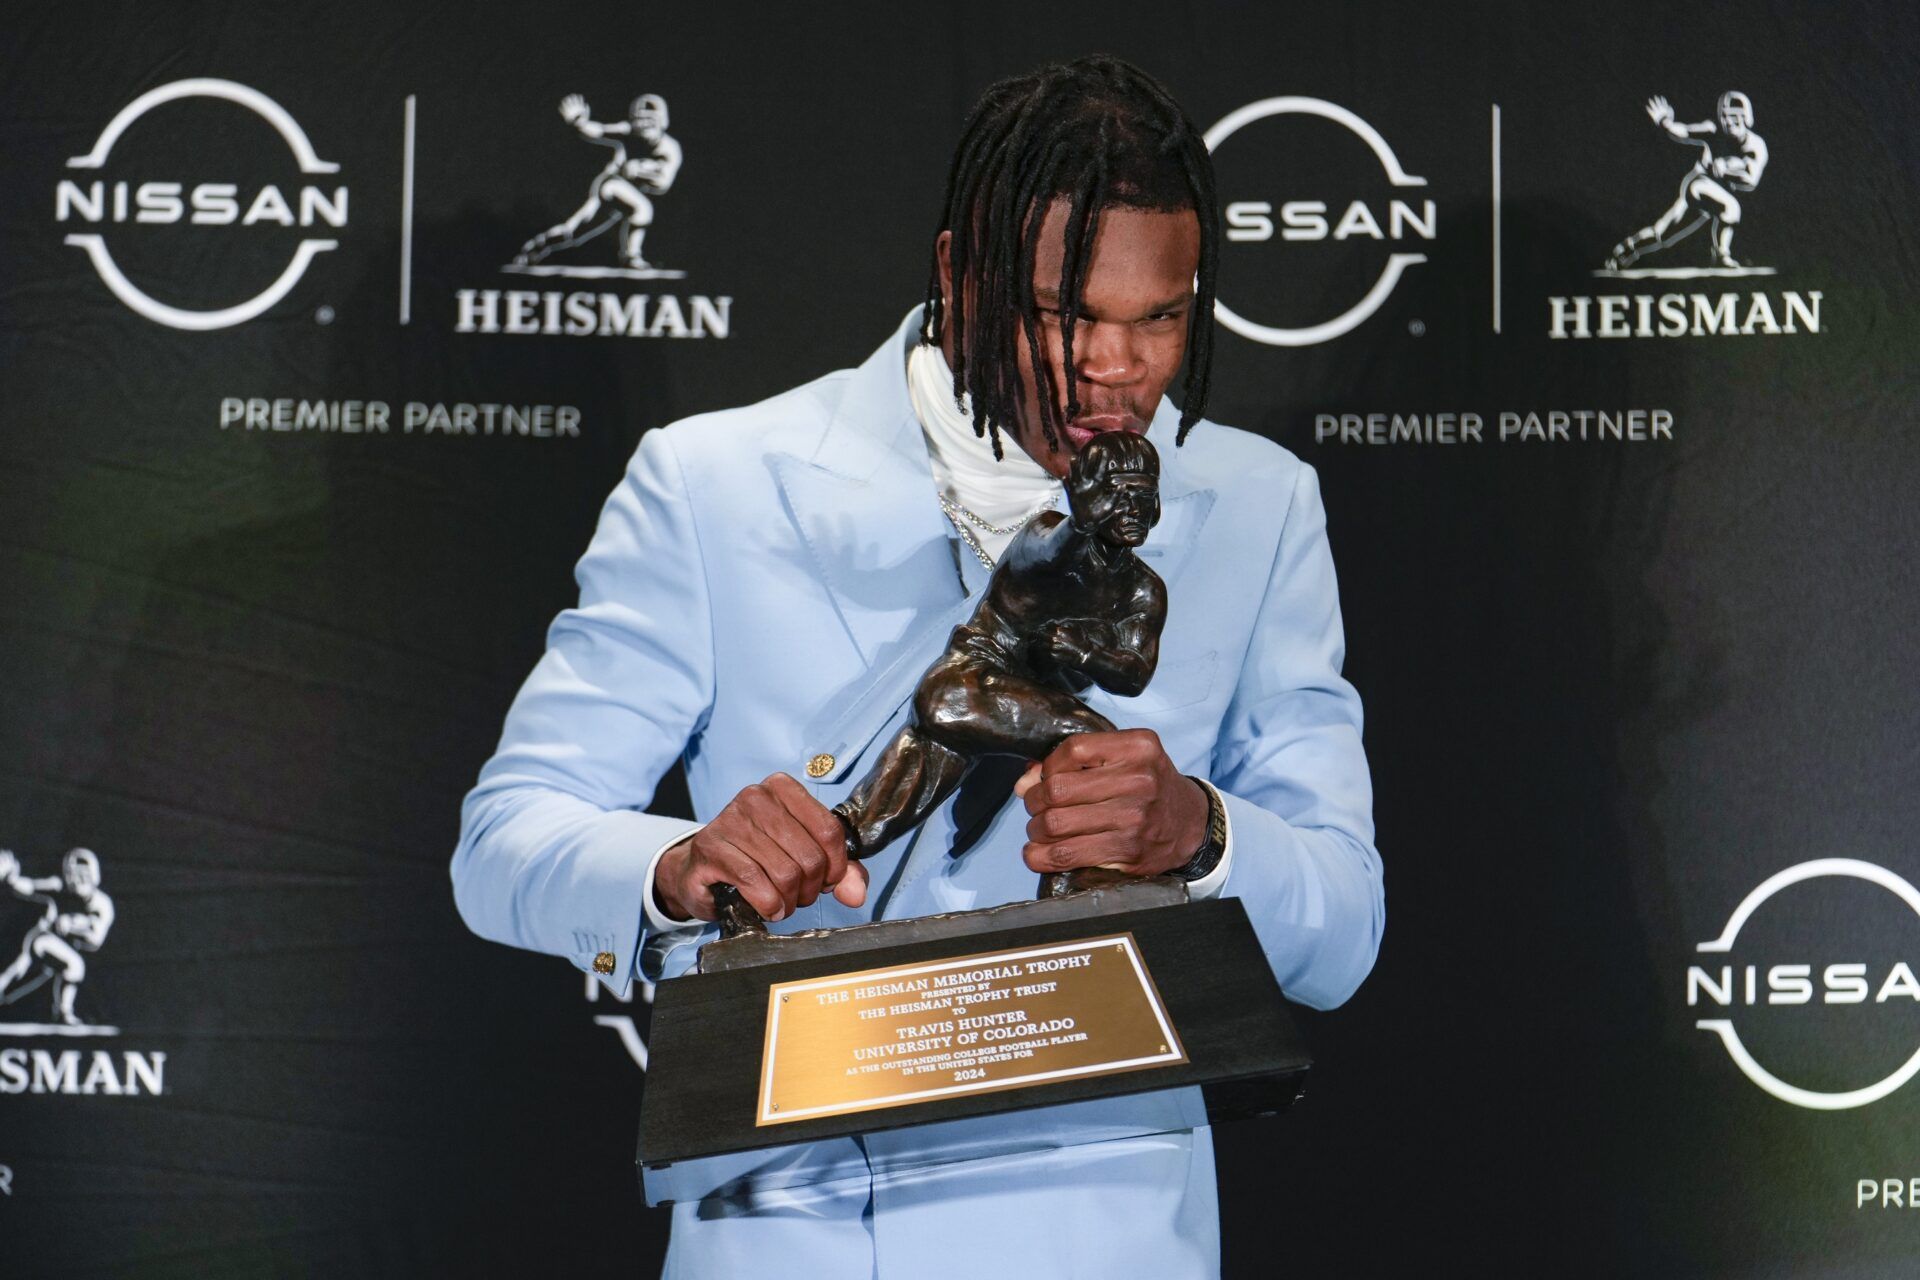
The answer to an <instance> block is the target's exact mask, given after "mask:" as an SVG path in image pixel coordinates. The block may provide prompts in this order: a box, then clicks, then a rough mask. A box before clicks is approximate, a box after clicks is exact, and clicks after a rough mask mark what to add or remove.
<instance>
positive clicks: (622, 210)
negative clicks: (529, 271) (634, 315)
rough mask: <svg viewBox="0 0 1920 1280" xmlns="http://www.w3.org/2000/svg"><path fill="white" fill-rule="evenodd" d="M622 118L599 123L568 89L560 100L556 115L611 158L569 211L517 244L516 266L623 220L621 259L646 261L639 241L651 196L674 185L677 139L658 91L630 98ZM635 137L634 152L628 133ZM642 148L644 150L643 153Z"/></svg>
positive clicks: (634, 264) (648, 220)
mask: <svg viewBox="0 0 1920 1280" xmlns="http://www.w3.org/2000/svg"><path fill="white" fill-rule="evenodd" d="M627 115H628V118H627V119H626V120H620V121H615V122H614V123H612V124H601V123H600V122H599V121H597V120H595V119H593V118H592V112H591V110H590V109H589V108H588V106H587V100H586V99H585V98H583V97H581V96H580V95H579V94H577V93H570V94H568V95H567V96H566V97H565V98H564V99H562V100H561V103H560V118H561V119H563V120H565V121H566V122H567V123H568V124H570V125H572V126H573V127H574V128H575V129H577V130H579V131H580V136H582V137H583V138H586V139H588V140H589V141H591V142H595V143H598V144H600V145H601V146H606V147H612V148H613V158H612V159H611V160H609V161H607V164H606V167H605V168H603V169H602V170H600V172H599V173H598V174H596V175H594V179H593V186H592V187H591V188H589V190H588V191H587V199H586V202H585V203H584V204H582V205H581V206H580V207H579V208H578V209H576V210H574V212H573V216H572V217H570V218H568V219H567V220H566V221H565V222H562V223H560V224H559V225H557V226H553V227H549V228H547V229H546V230H545V231H542V232H541V233H540V234H539V235H537V236H535V237H534V238H533V239H531V240H529V241H527V242H526V243H525V244H524V245H522V246H520V252H519V253H518V254H516V255H514V259H513V265H514V266H516V267H525V266H531V265H532V264H534V263H536V262H539V261H541V260H543V259H545V258H546V257H547V256H548V255H549V254H553V253H557V252H559V251H560V250H562V249H571V248H573V247H574V246H575V245H579V244H585V243H586V242H587V241H589V240H591V239H593V238H594V237H595V236H597V235H599V234H600V233H601V232H602V231H605V230H606V229H607V228H608V227H611V226H613V225H614V224H615V223H616V222H624V223H626V233H625V235H623V236H622V237H621V242H620V262H621V265H622V266H626V267H630V268H632V269H634V270H645V269H646V268H647V267H648V266H649V265H650V264H649V263H648V262H647V260H646V259H645V258H644V257H642V256H641V253H640V248H641V242H642V241H643V240H645V238H646V234H647V227H648V226H649V225H651V224H652V222H653V201H652V200H650V199H649V198H648V197H649V196H657V195H660V194H662V193H663V192H665V191H666V190H667V189H668V188H669V187H671V186H673V180H674V177H675V176H676V175H677V174H679V172H680V144H679V143H678V142H676V141H674V140H673V138H672V137H670V136H669V135H668V133H667V102H666V99H664V98H662V97H661V96H660V95H659V94H657V93H644V94H641V95H640V96H639V97H638V98H635V99H634V100H633V105H632V107H630V108H629V109H628V112H627ZM628 138H635V139H638V142H637V143H636V144H635V146H634V148H633V154H632V155H629V154H628V151H627V143H626V141H625V140H626V139H628ZM643 152H644V153H645V154H642V153H643Z"/></svg>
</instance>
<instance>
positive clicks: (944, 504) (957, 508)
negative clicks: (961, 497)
mask: <svg viewBox="0 0 1920 1280" xmlns="http://www.w3.org/2000/svg"><path fill="white" fill-rule="evenodd" d="M935 496H937V497H938V498H939V499H940V509H941V510H942V511H944V512H946V513H947V519H948V520H949V521H951V522H952V523H953V527H954V529H955V531H956V532H958V533H959V535H960V541H962V542H964V543H966V544H967V545H968V546H969V547H971V548H972V549H973V554H975V555H976V556H979V557H980V563H981V564H983V565H985V566H987V568H988V569H989V570H991V569H992V568H993V557H992V556H990V555H988V554H987V549H986V547H985V546H983V545H981V542H980V538H979V536H978V535H977V534H975V533H974V531H973V530H972V529H970V528H968V527H967V526H968V525H978V526H979V527H980V528H981V529H984V530H985V531H986V532H988V533H991V534H995V535H1006V534H1010V533H1018V532H1020V530H1021V528H1022V526H1024V525H1025V524H1026V523H1027V521H1029V520H1031V519H1033V518H1034V517H1035V516H1037V515H1039V514H1040V513H1041V512H1042V511H1045V510H1046V509H1047V508H1048V507H1051V506H1052V505H1053V501H1054V497H1055V495H1054V494H1048V495H1047V496H1046V498H1045V499H1044V500H1043V501H1042V502H1041V503H1040V504H1039V505H1038V506H1036V507H1035V508H1034V509H1033V510H1031V511H1029V512H1027V514H1025V515H1023V516H1021V517H1020V518H1019V519H1017V520H1015V521H1014V522H1013V523H1012V524H1010V525H1006V526H1004V527H1003V526H1000V525H993V524H988V523H987V521H986V520H985V519H983V518H982V517H981V516H980V515H979V513H977V512H974V511H970V510H968V509H967V508H966V507H963V506H961V505H960V504H959V503H957V502H955V501H954V500H953V499H952V498H949V497H948V496H947V495H946V494H944V493H942V494H937V495H935Z"/></svg>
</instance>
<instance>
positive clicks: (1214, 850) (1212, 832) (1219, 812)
mask: <svg viewBox="0 0 1920 1280" xmlns="http://www.w3.org/2000/svg"><path fill="white" fill-rule="evenodd" d="M1187 778H1188V780H1189V781H1192V782H1197V783H1199V784H1200V789H1201V790H1202V791H1204V792H1206V793H1207V834H1206V836H1205V837H1204V838H1203V839H1202V840H1201V841H1200V847H1199V848H1198V849H1196V850H1194V853H1193V856H1192V857H1191V858H1189V859H1187V863H1186V865H1185V866H1182V867H1175V868H1174V869H1173V870H1172V871H1169V872H1167V874H1168V875H1170V876H1172V877H1173V878H1174V879H1176V880H1185V881H1187V882H1188V883H1189V884H1191V883H1192V882H1193V881H1195V880H1200V879H1204V878H1205V877H1207V876H1208V875H1211V874H1212V873H1213V870H1214V868H1216V867H1218V866H1219V865H1220V859H1221V858H1223V857H1225V856H1226V852H1227V807H1226V806H1225V805H1224V804H1222V803H1221V802H1220V793H1219V792H1218V791H1215V790H1214V789H1213V784H1212V783H1210V782H1208V781H1206V780H1205V779H1204V778H1195V777H1194V776H1193V775H1192V774H1188V775H1187Z"/></svg>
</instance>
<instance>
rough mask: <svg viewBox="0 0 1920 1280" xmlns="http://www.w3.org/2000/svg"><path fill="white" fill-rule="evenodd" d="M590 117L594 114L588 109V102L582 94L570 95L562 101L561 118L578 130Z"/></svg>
mask: <svg viewBox="0 0 1920 1280" xmlns="http://www.w3.org/2000/svg"><path fill="white" fill-rule="evenodd" d="M590 115H592V112H591V111H589V110H588V108H587V100H586V98H584V97H582V96H581V95H580V94H577V93H570V94H568V95H567V96H566V97H564V98H562V99H560V118H561V119H562V120H565V121H566V122H567V123H568V124H570V125H573V126H575V127H576V128H577V127H578V126H579V125H580V123H581V122H582V121H584V120H586V119H587V118H588V117H589V116H590Z"/></svg>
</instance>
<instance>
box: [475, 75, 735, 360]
mask: <svg viewBox="0 0 1920 1280" xmlns="http://www.w3.org/2000/svg"><path fill="white" fill-rule="evenodd" d="M560 118H561V119H562V120H565V121H566V122H567V123H568V124H570V125H572V126H573V128H574V130H575V131H576V132H578V133H579V135H580V136H581V137H583V138H585V139H586V140H587V141H588V142H591V143H593V144H594V145H596V146H601V147H608V148H610V149H611V150H612V152H613V154H612V155H611V156H609V157H608V158H607V162H606V164H604V165H602V166H601V168H600V172H599V173H596V174H595V175H594V176H593V181H592V183H591V184H589V186H588V187H587V197H586V199H585V200H583V201H581V202H580V207H579V208H577V209H575V210H574V211H573V213H572V214H570V215H569V216H568V217H567V218H566V220H565V221H562V222H558V223H555V224H554V225H553V226H551V227H548V228H547V229H546V230H545V231H542V232H541V233H540V234H539V235H537V236H535V237H533V238H532V239H531V240H529V241H527V242H526V243H525V244H523V245H521V246H520V252H518V253H516V254H515V255H514V256H513V261H511V262H509V263H508V264H507V265H506V266H504V267H502V268H501V270H502V271H505V272H507V273H509V274H512V275H523V276H563V277H567V278H570V279H574V280H683V279H685V278H686V275H687V273H686V272H684V271H674V270H669V269H667V268H665V267H661V266H657V265H655V264H654V263H653V262H650V261H649V260H648V259H647V257H646V254H645V249H646V239H647V229H648V228H649V227H651V226H652V225H653V201H654V197H656V196H660V195H664V194H666V192H667V191H668V190H669V189H670V188H671V187H672V186H673V183H674V179H675V178H676V177H678V176H679V173H680V144H679V143H678V142H677V141H675V140H674V139H673V137H672V136H671V135H669V134H668V133H667V101H666V99H665V98H662V97H661V96H660V95H659V94H657V93H644V94H641V95H640V96H639V97H638V98H635V99H634V100H633V104H632V105H631V106H630V107H629V108H628V109H627V118H626V119H625V120H615V121H612V122H610V123H602V122H600V121H598V120H595V119H594V118H593V113H592V111H591V109H590V108H589V107H588V106H587V100H586V99H585V98H583V97H581V96H580V95H579V94H577V93H572V94H568V95H567V96H566V97H565V98H564V99H562V100H561V102H560ZM616 228H617V229H618V234H617V235H615V236H612V237H610V238H609V240H608V241H607V242H605V243H611V244H612V245H613V246H614V252H613V254H612V255H610V256H613V257H616V258H617V259H618V263H619V265H617V266H615V265H610V264H607V263H604V262H602V263H589V262H561V263H555V262H550V261H548V259H549V258H551V257H552V256H553V255H555V254H558V253H562V252H564V251H567V250H571V249H576V248H578V247H580V246H581V245H584V244H587V243H588V242H589V241H592V240H594V239H596V238H598V237H600V236H602V235H604V234H605V233H607V232H609V231H613V230H615V229H616ZM454 308H455V310H454V326H453V331H454V332H455V333H497V334H520V335H531V334H539V335H545V336H549V337H552V336H560V337H569V338H585V337H600V338H608V337H622V338H724V337H726V336H727V334H728V332H729V330H730V327H731V324H732V310H733V299H732V298H730V297H708V296H706V295H705V294H688V295H685V296H684V297H683V296H681V295H678V294H673V293H660V292H657V291H656V292H653V293H609V292H604V291H599V292H589V291H587V290H561V289H506V290H501V289H460V290H456V291H455V294H454Z"/></svg>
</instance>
